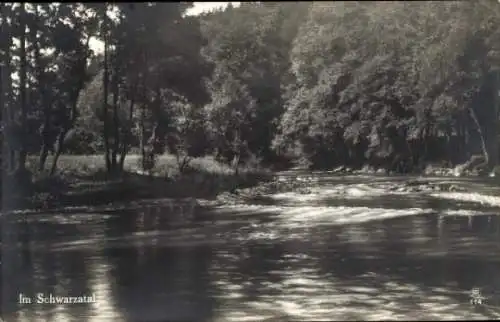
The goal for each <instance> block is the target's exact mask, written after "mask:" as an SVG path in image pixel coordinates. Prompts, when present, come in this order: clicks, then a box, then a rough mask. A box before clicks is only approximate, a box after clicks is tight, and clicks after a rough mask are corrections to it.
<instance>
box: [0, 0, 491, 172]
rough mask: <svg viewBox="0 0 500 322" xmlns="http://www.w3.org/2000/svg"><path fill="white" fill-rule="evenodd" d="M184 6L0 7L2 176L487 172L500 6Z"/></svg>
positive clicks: (414, 3)
mask: <svg viewBox="0 0 500 322" xmlns="http://www.w3.org/2000/svg"><path fill="white" fill-rule="evenodd" d="M190 6H191V3H148V2H145V3H134V4H131V3H130V4H129V3H99V4H98V3H85V4H83V3H79V4H77V3H45V4H44V3H40V4H38V3H37V4H35V3H31V4H20V3H1V4H0V9H1V16H0V19H1V21H0V22H1V29H0V33H1V36H0V39H2V43H1V44H0V46H1V48H0V55H1V56H2V57H1V59H0V62H2V64H3V65H2V66H1V67H2V73H1V76H2V77H1V88H2V95H0V98H1V99H0V103H1V105H2V111H3V113H2V118H3V119H2V120H3V124H4V126H3V128H2V138H3V139H4V150H3V153H2V156H3V164H4V169H5V170H6V171H13V170H16V169H18V170H24V169H25V167H26V158H27V155H30V154H31V155H33V154H38V155H39V169H40V170H44V169H45V168H46V164H45V163H46V160H47V156H48V155H49V154H50V153H53V154H54V155H55V156H56V157H55V158H54V162H53V164H51V165H50V171H51V173H55V171H56V170H57V159H58V158H57V157H58V156H59V155H61V154H64V153H73V154H89V153H102V154H103V155H104V158H105V160H106V165H107V169H108V171H109V172H117V171H118V172H120V171H121V170H123V163H124V160H125V158H126V155H127V153H129V152H130V151H133V150H136V151H139V152H140V153H141V154H142V155H143V166H144V167H148V165H147V164H148V162H146V161H147V160H153V159H154V155H158V154H162V153H165V152H169V153H172V154H175V155H176V156H177V160H178V163H179V166H180V167H181V168H185V167H186V165H188V163H189V160H190V158H192V157H196V156H200V155H207V154H213V155H214V156H216V157H217V158H218V159H220V160H223V161H224V162H227V163H230V164H232V165H233V166H234V167H235V170H237V169H238V166H239V165H240V164H242V163H245V162H255V163H266V164H268V165H269V164H278V163H282V162H283V161H284V160H291V161H300V162H303V163H305V164H308V165H310V166H312V167H317V168H331V167H333V166H338V165H348V166H350V167H362V166H364V165H373V166H375V167H382V168H386V169H390V170H394V171H403V172H404V171H413V170H418V169H421V168H422V166H424V165H426V164H428V163H429V162H436V161H445V162H447V163H451V164H457V163H462V162H465V161H467V160H468V159H470V158H471V156H473V155H477V154H481V155H483V156H484V164H485V167H486V168H489V169H491V168H492V167H493V166H495V165H496V164H497V163H498V161H499V160H498V159H499V142H498V135H499V133H498V130H497V129H498V121H499V114H498V107H499V102H500V99H499V91H500V4H499V3H498V1H494V0H480V1H476V2H467V1H447V2H431V1H425V2H424V1H422V2H421V1H412V2H397V1H394V2H356V1H349V2H331V3H327V2H303V3H291V2H288V3H287V2H284V3H281V2H274V3H273V2H262V3H258V2H255V3H245V2H243V3H241V6H239V7H237V8H235V7H232V6H229V7H227V8H226V9H225V10H221V11H215V12H211V13H205V14H202V15H200V16H196V17H194V16H186V15H185V11H186V10H187V9H188V8H189V7H190ZM95 39H97V40H99V41H100V42H101V43H102V44H103V47H104V48H103V50H101V51H94V50H93V49H92V48H91V44H92V43H93V40H95ZM150 166H152V165H150Z"/></svg>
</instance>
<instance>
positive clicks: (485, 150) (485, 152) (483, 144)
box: [468, 107, 490, 164]
mask: <svg viewBox="0 0 500 322" xmlns="http://www.w3.org/2000/svg"><path fill="white" fill-rule="evenodd" d="M468 110H469V115H470V117H471V118H472V120H473V121H474V124H475V125H476V130H477V132H478V133H479V138H480V139H481V150H482V151H483V155H484V159H485V161H486V163H488V164H490V154H489V152H488V146H487V144H486V137H485V136H484V134H483V130H482V128H481V124H480V123H479V120H478V118H477V116H476V112H474V109H473V108H472V107H468Z"/></svg>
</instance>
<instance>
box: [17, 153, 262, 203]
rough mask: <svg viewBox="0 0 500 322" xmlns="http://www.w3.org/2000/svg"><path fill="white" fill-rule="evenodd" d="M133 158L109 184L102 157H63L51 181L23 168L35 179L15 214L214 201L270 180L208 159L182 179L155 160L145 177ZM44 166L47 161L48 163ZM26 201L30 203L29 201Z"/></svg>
mask: <svg viewBox="0 0 500 322" xmlns="http://www.w3.org/2000/svg"><path fill="white" fill-rule="evenodd" d="M139 159H140V156H138V155H130V156H128V157H127V159H126V162H125V166H124V168H125V173H124V174H123V175H122V176H120V177H118V178H116V177H115V178H110V177H109V176H108V175H107V174H106V171H105V162H104V158H103V156H102V155H83V156H82V155H78V156H77V155H64V156H61V158H60V160H59V163H58V169H59V170H58V172H57V174H56V175H55V176H52V177H50V176H48V175H47V174H46V173H43V172H42V173H40V172H38V171H36V170H35V169H36V162H37V159H36V158H32V159H30V160H29V162H28V166H29V168H30V170H31V171H32V172H33V173H34V178H33V189H32V193H31V196H30V197H29V198H25V199H23V200H22V202H17V203H16V204H17V205H16V206H13V207H14V208H45V209H47V208H58V207H61V206H82V205H92V206H94V205H102V204H109V203H113V202H118V201H133V200H138V199H146V198H188V197H192V198H200V199H208V200H214V199H215V198H216V197H217V196H218V195H219V194H221V193H223V192H228V191H234V190H236V189H241V188H248V187H251V186H255V185H257V184H258V183H260V182H263V181H268V180H270V178H271V174H270V172H269V171H266V170H264V169H262V168H257V167H253V168H250V167H243V168H242V169H240V171H239V173H238V175H236V174H235V173H234V171H233V170H232V169H231V168H230V167H229V166H227V165H225V164H221V163H219V162H217V161H216V160H214V159H213V158H212V157H202V158H196V159H193V160H192V162H191V163H190V167H189V169H188V170H189V171H187V172H186V173H184V174H181V173H180V172H179V170H178V166H177V163H176V160H175V157H174V156H172V155H162V156H159V157H158V160H157V162H156V166H155V168H154V169H153V170H152V171H151V172H150V173H148V174H144V173H142V171H140V170H139V166H138V164H139ZM47 161H48V162H47V164H48V165H50V164H51V162H52V160H51V159H50V158H49V160H47ZM28 199H29V200H28Z"/></svg>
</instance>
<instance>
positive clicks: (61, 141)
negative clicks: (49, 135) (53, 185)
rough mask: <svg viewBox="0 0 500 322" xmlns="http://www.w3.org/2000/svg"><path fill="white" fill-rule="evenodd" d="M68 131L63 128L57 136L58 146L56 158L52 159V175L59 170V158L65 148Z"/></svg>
mask: <svg viewBox="0 0 500 322" xmlns="http://www.w3.org/2000/svg"><path fill="white" fill-rule="evenodd" d="M67 133H68V131H66V130H62V131H61V132H60V133H59V136H58V138H57V147H56V151H55V154H54V160H53V161H52V167H51V168H50V175H51V176H53V175H54V174H55V173H56V170H57V161H58V160H59V157H60V156H61V154H62V152H63V149H64V139H65V138H66V134H67Z"/></svg>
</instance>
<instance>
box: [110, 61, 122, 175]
mask: <svg viewBox="0 0 500 322" xmlns="http://www.w3.org/2000/svg"><path fill="white" fill-rule="evenodd" d="M118 90H119V86H118V75H117V70H116V68H115V71H114V75H113V148H112V152H111V171H116V170H118V168H117V167H118V164H117V162H118V151H119V149H120V122H119V119H118V94H119V92H118Z"/></svg>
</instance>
